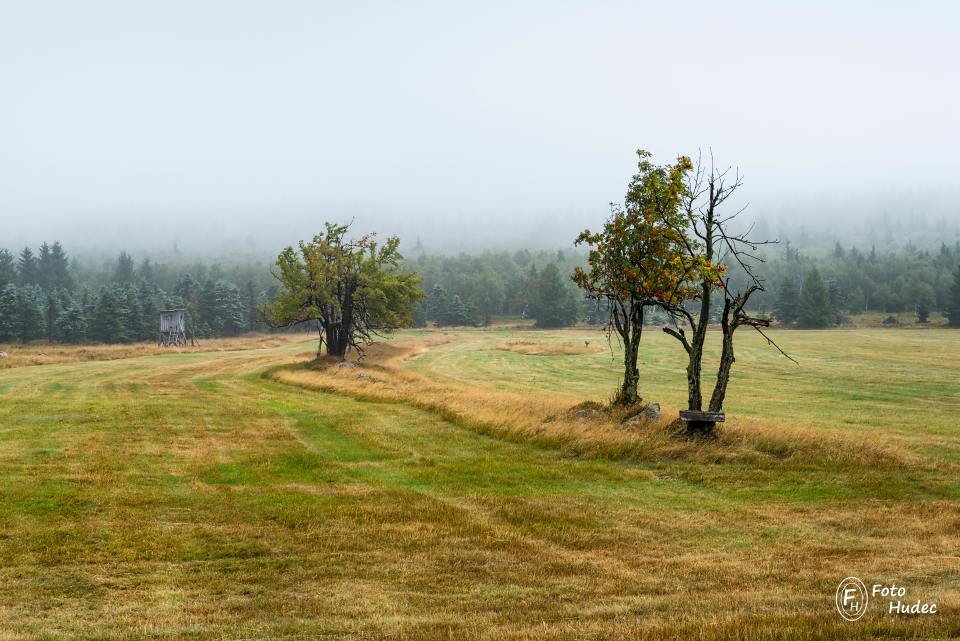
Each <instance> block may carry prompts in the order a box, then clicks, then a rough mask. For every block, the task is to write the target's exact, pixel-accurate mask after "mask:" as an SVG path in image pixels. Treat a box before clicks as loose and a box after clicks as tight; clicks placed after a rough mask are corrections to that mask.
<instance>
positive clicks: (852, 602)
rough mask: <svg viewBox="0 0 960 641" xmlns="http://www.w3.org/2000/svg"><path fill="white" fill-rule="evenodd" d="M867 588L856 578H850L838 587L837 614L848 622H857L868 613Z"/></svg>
mask: <svg viewBox="0 0 960 641" xmlns="http://www.w3.org/2000/svg"><path fill="white" fill-rule="evenodd" d="M868 601H869V597H868V596H867V586H865V585H864V584H863V581H861V580H860V579H858V578H857V577H855V576H848V577H847V578H845V579H844V580H843V581H841V582H840V585H839V586H837V612H839V613H840V616H842V617H843V618H844V619H846V620H847V621H856V620H857V619H859V618H860V617H862V616H863V615H864V614H865V613H866V611H867V603H868Z"/></svg>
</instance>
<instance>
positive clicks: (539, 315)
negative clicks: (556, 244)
mask: <svg viewBox="0 0 960 641" xmlns="http://www.w3.org/2000/svg"><path fill="white" fill-rule="evenodd" d="M528 311H529V315H530V316H531V317H532V318H533V319H534V320H535V321H536V323H537V327H565V326H567V325H572V324H573V322H574V321H575V320H576V310H575V307H574V302H573V295H572V293H571V291H570V290H569V289H568V288H566V287H564V285H563V279H562V277H561V276H560V270H559V269H557V266H556V265H554V264H553V263H549V264H548V265H547V266H546V267H544V268H543V269H542V270H540V273H539V275H538V276H537V281H536V285H535V286H534V287H533V288H532V289H531V301H530V307H529V310H528Z"/></svg>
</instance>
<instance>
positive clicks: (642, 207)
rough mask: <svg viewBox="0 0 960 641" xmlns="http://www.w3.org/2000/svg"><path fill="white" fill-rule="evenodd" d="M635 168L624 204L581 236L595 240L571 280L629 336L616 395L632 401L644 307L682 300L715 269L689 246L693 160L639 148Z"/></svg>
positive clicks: (623, 338)
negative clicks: (685, 207)
mask: <svg viewBox="0 0 960 641" xmlns="http://www.w3.org/2000/svg"><path fill="white" fill-rule="evenodd" d="M637 156H638V158H639V162H638V165H637V173H636V174H635V175H634V176H633V178H632V180H631V181H630V184H629V186H628V189H627V195H626V197H625V199H624V203H623V205H622V206H621V205H619V204H611V211H610V216H609V218H608V219H607V221H606V223H605V224H604V226H603V229H602V230H601V231H599V232H591V231H590V230H586V231H584V232H582V233H581V234H580V235H579V236H578V237H577V239H576V243H577V244H578V245H581V244H583V245H587V246H589V248H590V250H589V254H588V257H587V267H586V269H584V268H580V267H578V268H577V269H576V270H575V271H574V274H573V281H574V282H575V283H576V284H577V285H578V286H579V287H581V288H582V289H583V290H584V291H585V292H586V295H587V297H588V298H590V299H592V300H594V301H596V302H597V304H598V306H600V305H602V303H604V302H606V303H607V304H606V308H607V309H608V310H609V318H608V322H607V331H608V333H610V334H613V333H615V334H616V335H617V336H618V338H619V339H620V342H621V343H622V344H623V348H624V357H623V381H622V384H621V387H620V390H619V392H618V393H617V395H616V397H615V399H614V401H615V402H616V403H619V404H625V405H630V404H633V403H637V402H638V401H639V400H640V396H639V391H638V386H639V381H640V372H639V368H638V366H637V358H638V350H639V347H640V338H641V336H642V333H643V319H644V310H645V308H647V307H648V306H650V305H655V304H658V303H659V301H664V300H671V301H681V300H685V299H686V298H688V297H690V296H693V295H695V294H696V291H695V289H694V288H693V284H694V282H695V279H696V277H698V276H700V275H709V273H710V268H709V265H707V264H706V263H705V261H704V260H702V257H701V256H699V255H698V254H697V253H696V252H692V253H691V252H687V251H685V247H686V246H688V245H690V244H691V241H690V240H689V239H688V238H686V237H685V236H684V229H685V226H686V225H685V218H684V212H683V211H682V204H683V202H684V197H685V193H686V191H685V190H686V185H687V180H686V178H687V174H688V173H689V172H690V171H691V170H692V169H693V164H692V162H691V160H690V159H689V158H687V157H686V156H680V157H679V158H677V161H676V162H675V163H674V164H671V165H662V166H661V165H656V164H654V163H653V162H651V160H650V157H651V154H650V153H649V152H647V151H644V150H639V151H637Z"/></svg>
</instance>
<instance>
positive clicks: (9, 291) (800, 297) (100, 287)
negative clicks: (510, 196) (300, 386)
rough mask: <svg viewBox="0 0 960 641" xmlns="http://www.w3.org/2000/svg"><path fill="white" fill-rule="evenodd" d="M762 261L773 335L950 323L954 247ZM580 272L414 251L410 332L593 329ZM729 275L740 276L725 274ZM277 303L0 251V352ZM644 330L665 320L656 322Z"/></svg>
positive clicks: (127, 268)
mask: <svg viewBox="0 0 960 641" xmlns="http://www.w3.org/2000/svg"><path fill="white" fill-rule="evenodd" d="M765 258H766V262H765V263H764V264H763V266H762V275H763V278H764V281H765V283H766V291H765V292H763V293H761V294H760V295H759V296H757V297H756V302H755V305H756V306H757V307H758V310H757V311H758V312H759V313H762V314H766V315H768V316H769V317H771V318H775V319H776V320H777V321H778V322H779V323H780V324H781V325H783V326H790V327H798V328H823V327H830V326H833V325H838V324H843V323H845V322H848V320H849V318H850V316H851V315H854V314H857V313H859V312H865V311H867V312H879V313H881V314H884V315H892V314H901V315H907V316H908V317H909V318H912V319H915V321H916V322H919V323H945V322H949V324H950V325H952V326H957V325H960V266H958V265H960V243H953V244H946V243H942V244H940V245H939V246H931V247H917V246H914V245H913V244H911V243H907V244H906V245H904V246H902V247H899V248H896V249H890V250H883V249H881V248H877V247H875V246H873V247H870V248H869V249H866V250H864V249H862V248H858V247H845V246H844V245H842V244H840V243H836V244H835V245H834V247H833V248H832V250H826V251H824V250H822V249H819V250H818V249H801V248H798V247H795V246H793V245H791V244H790V243H789V242H784V243H782V244H780V245H775V246H773V248H772V249H770V250H769V251H768V252H767V255H766V257H765ZM583 261H584V256H583V254H582V253H581V252H578V251H574V250H571V249H567V250H556V251H546V250H537V251H531V250H519V251H514V252H493V251H487V252H483V253H479V254H473V255H468V254H460V255H443V254H429V253H426V252H425V251H424V250H423V249H422V247H420V246H419V244H417V245H416V246H415V248H414V249H413V250H412V251H410V252H408V253H407V256H406V259H405V264H406V266H407V268H408V269H410V270H412V271H415V272H417V273H418V274H419V275H420V276H421V278H422V282H421V287H422V288H423V290H424V292H425V297H424V298H423V300H422V301H421V302H420V304H419V306H418V308H417V311H416V313H415V315H414V323H415V324H416V325H418V326H425V325H428V324H431V325H437V326H462V325H487V324H490V323H491V322H493V321H494V320H495V319H497V318H503V317H509V318H514V319H527V320H529V321H532V322H533V323H535V325H536V326H537V327H545V328H553V327H565V326H570V325H574V324H577V323H586V324H597V323H601V322H603V320H604V319H605V318H606V315H605V314H604V313H601V311H602V310H598V309H597V307H596V303H595V302H592V301H587V300H584V298H583V296H582V294H581V293H580V292H579V291H578V290H577V288H576V287H575V286H574V284H573V283H572V282H571V280H570V274H571V273H572V271H573V269H574V268H575V267H576V266H578V265H581V264H582V263H583ZM731 277H732V279H734V280H736V279H737V278H739V277H741V275H739V274H738V273H737V270H736V268H735V266H734V267H733V268H732V269H731ZM276 291H277V290H276V281H275V280H274V278H273V277H272V275H271V272H270V263H269V261H268V260H262V261H257V260H253V259H229V260H208V261H204V260H189V259H184V258H178V259H174V260H170V259H167V260H163V261H156V262H153V261H151V260H150V259H149V258H139V259H138V258H136V257H134V256H132V255H130V254H128V253H126V252H121V253H120V254H119V255H118V256H116V257H113V258H108V259H102V260H93V259H87V258H85V259H83V260H78V259H76V258H72V257H71V256H70V255H69V254H68V252H67V250H66V249H65V248H64V247H63V246H62V245H61V244H60V243H59V242H53V243H46V242H45V243H42V244H41V245H40V246H39V247H37V248H31V247H25V248H23V249H22V250H20V251H19V252H13V251H10V250H8V249H0V341H4V342H13V341H22V342H25V341H34V340H46V341H54V342H65V343H80V342H103V343H118V342H134V341H149V340H155V339H156V336H157V316H158V311H159V310H160V309H165V308H179V307H183V308H185V309H186V310H187V312H188V332H189V333H190V335H191V336H193V337H194V338H198V339H202V338H210V337H220V336H235V335H238V334H242V333H244V332H248V331H253V330H267V329H269V328H268V326H267V325H266V324H265V323H264V322H263V321H262V319H261V318H260V314H259V313H258V306H259V305H262V304H263V303H265V302H268V301H269V300H271V298H272V297H273V295H274V294H275V293H276ZM718 311H719V310H718ZM891 318H892V316H891ZM649 321H650V322H663V321H664V319H663V318H662V317H659V316H657V315H656V314H653V315H651V317H650V319H649Z"/></svg>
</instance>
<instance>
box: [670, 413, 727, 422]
mask: <svg viewBox="0 0 960 641" xmlns="http://www.w3.org/2000/svg"><path fill="white" fill-rule="evenodd" d="M680 420H681V421H683V422H684V423H723V412H699V411H697V410H680Z"/></svg>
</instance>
